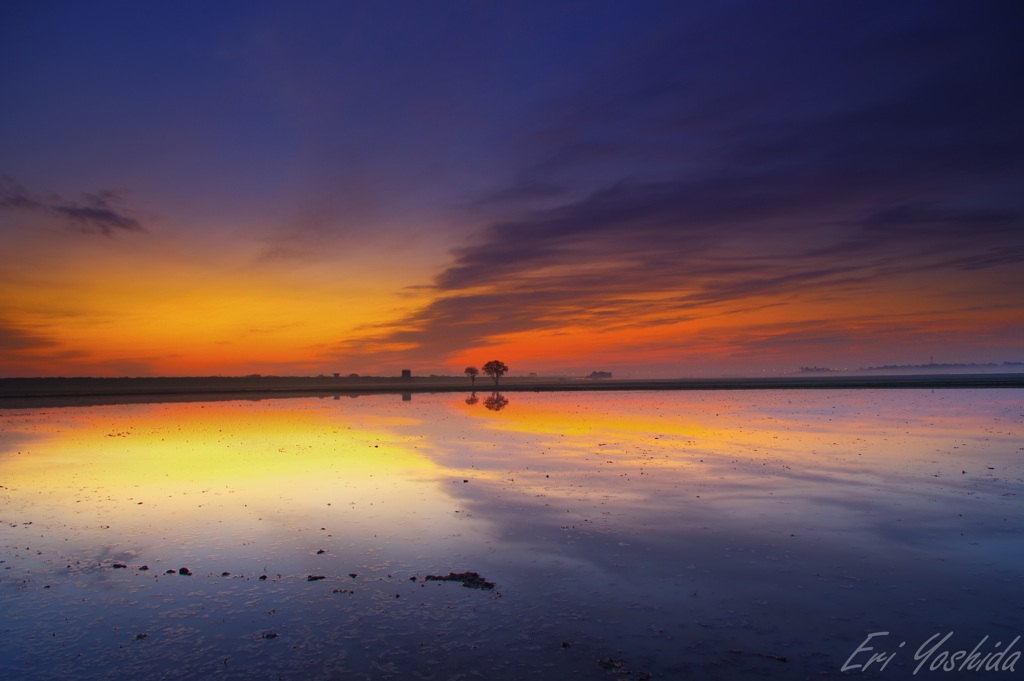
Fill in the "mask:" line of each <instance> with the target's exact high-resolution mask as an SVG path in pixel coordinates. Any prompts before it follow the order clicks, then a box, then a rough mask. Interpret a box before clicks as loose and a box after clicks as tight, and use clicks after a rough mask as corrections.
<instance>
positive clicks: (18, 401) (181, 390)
mask: <svg viewBox="0 0 1024 681" xmlns="http://www.w3.org/2000/svg"><path fill="white" fill-rule="evenodd" d="M856 388H863V389H880V388H886V389H890V388H917V389H940V388H942V389H945V388H1024V373H1008V374H935V375H925V374H917V375H818V374H815V375H808V376H782V377H764V378H762V377H750V378H743V377H728V378H677V379H644V380H612V379H607V380H589V379H581V378H516V377H505V378H502V379H501V381H500V382H499V384H498V385H495V384H494V382H493V381H491V380H484V379H477V381H476V383H475V384H470V382H469V381H468V380H467V379H465V378H462V377H446V376H431V377H413V378H407V379H403V378H392V377H359V378H349V377H338V378H335V377H330V376H308V377H304V376H244V377H220V376H216V377H180V378H170V377H166V378H5V379H0V408H4V407H6V408H17V407H40V406H74V405H83V404H116V403H129V402H148V401H153V402H164V401H181V400H190V399H195V398H196V397H202V398H203V399H239V398H243V399H244V398H250V399H259V398H260V397H261V396H274V397H287V396H316V395H350V396H357V395H360V394H376V393H438V392H471V391H479V392H490V391H494V390H499V391H502V392H516V391H532V392H550V391H565V390H573V391H583V390H587V391H589V390H604V391H607V390H615V391H624V390H839V389H856Z"/></svg>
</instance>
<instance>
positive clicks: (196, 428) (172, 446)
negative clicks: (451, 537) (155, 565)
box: [0, 400, 446, 525]
mask: <svg viewBox="0 0 1024 681" xmlns="http://www.w3.org/2000/svg"><path fill="white" fill-rule="evenodd" d="M336 405H337V403H336V402H332V401H318V400H306V401H301V402H297V401H288V400H272V401H268V402H207V403H179V404H173V403H172V404H138V405H129V406H118V407H112V406H102V407H85V408H65V409H60V410H49V411H35V410H32V411H25V412H17V411H12V412H7V413H5V414H4V415H3V422H2V423H3V426H2V433H3V436H2V438H0V453H2V458H0V476H2V479H3V480H4V484H5V485H6V486H7V487H8V488H9V489H11V490H16V491H19V492H21V493H25V492H31V491H36V492H38V493H40V494H43V495H45V505H46V507H47V509H48V511H49V512H51V513H53V514H55V515H57V516H74V515H76V514H78V513H80V512H82V509H83V507H87V508H89V509H90V511H91V510H92V509H99V510H101V511H102V510H104V509H107V510H109V511H110V513H111V514H114V515H116V514H117V513H120V514H121V515H120V516H118V518H117V521H118V522H119V523H120V524H122V525H123V524H125V523H128V524H140V523H146V522H153V521H154V520H155V515H154V514H159V515H160V517H162V518H164V519H167V522H170V518H171V517H172V516H177V517H181V516H183V515H186V516H196V515H204V514H205V515H206V517H207V518H209V517H210V514H211V513H214V514H215V517H216V518H217V520H218V521H220V522H223V521H225V520H227V519H229V518H232V517H236V518H238V517H248V516H250V515H256V516H259V515H260V514H264V515H265V514H268V513H271V512H273V513H274V514H277V515H280V514H286V515H287V514H295V513H298V512H299V510H300V509H311V508H318V509H328V508H331V507H333V508H351V507H354V506H360V505H370V504H373V505H375V506H376V509H375V511H374V514H375V517H383V518H385V519H386V518H387V517H388V516H401V515H403V514H407V512H408V510H409V509H408V507H409V506H410V505H418V506H421V507H422V506H423V505H424V504H426V505H437V504H442V503H446V502H445V500H444V499H443V498H442V497H440V496H439V495H437V494H436V493H433V491H432V488H431V487H430V486H424V485H422V484H419V482H418V481H419V480H422V479H425V478H433V477H436V475H437V466H436V465H435V464H434V463H433V462H431V461H430V460H429V459H427V458H425V457H423V456H421V455H420V454H418V453H417V452H416V451H414V450H413V449H412V448H411V446H410V444H409V442H408V441H406V439H404V438H401V437H395V436H394V435H393V431H392V429H393V428H394V427H395V426H396V425H399V424H402V425H409V424H410V423H411V422H414V421H411V420H410V419H409V418H407V417H395V416H388V415H387V414H381V415H372V414H361V415H360V416H359V418H357V419H352V418H349V417H347V415H346V412H345V410H343V409H341V408H340V407H338V406H336ZM22 498H24V497H22ZM128 510H130V511H131V513H130V514H129V515H125V513H126V511H128Z"/></svg>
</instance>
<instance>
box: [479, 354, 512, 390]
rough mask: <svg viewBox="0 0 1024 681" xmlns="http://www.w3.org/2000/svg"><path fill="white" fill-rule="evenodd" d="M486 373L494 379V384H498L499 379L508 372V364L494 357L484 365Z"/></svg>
mask: <svg viewBox="0 0 1024 681" xmlns="http://www.w3.org/2000/svg"><path fill="white" fill-rule="evenodd" d="M484 373H485V374H487V375H488V376H490V377H491V378H493V379H494V385H498V379H499V378H501V377H502V376H504V375H505V374H507V373H508V366H506V364H505V363H504V362H499V361H498V360H496V359H492V360H491V361H490V362H488V363H487V364H485V365H484Z"/></svg>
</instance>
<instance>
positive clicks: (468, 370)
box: [466, 367, 480, 386]
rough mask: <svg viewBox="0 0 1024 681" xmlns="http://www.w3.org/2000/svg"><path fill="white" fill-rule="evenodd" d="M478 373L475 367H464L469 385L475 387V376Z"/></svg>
mask: <svg viewBox="0 0 1024 681" xmlns="http://www.w3.org/2000/svg"><path fill="white" fill-rule="evenodd" d="M479 373H480V370H479V369H477V368H476V367H466V375H467V376H469V382H470V384H471V385H474V386H475V385H476V376H477V374H479Z"/></svg>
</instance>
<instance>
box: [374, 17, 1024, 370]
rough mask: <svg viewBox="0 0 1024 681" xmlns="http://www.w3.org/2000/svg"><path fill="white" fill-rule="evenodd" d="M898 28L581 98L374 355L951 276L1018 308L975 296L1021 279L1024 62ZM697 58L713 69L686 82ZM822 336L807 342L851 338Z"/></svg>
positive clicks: (775, 20) (545, 117) (868, 22)
mask: <svg viewBox="0 0 1024 681" xmlns="http://www.w3.org/2000/svg"><path fill="white" fill-rule="evenodd" d="M891 11H892V13H893V14H894V16H890V17H874V16H871V15H870V13H867V14H864V15H860V14H859V13H856V12H855V13H854V14H855V15H856V16H854V17H852V18H851V21H852V25H851V26H850V27H849V31H843V32H842V37H841V38H837V39H836V40H832V41H831V42H830V39H829V38H828V35H831V34H829V32H828V31H825V32H822V31H820V28H821V27H820V21H821V20H822V19H823V17H821V16H818V17H816V19H815V21H816V22H819V23H818V24H815V22H809V23H808V25H806V26H802V25H796V24H801V21H802V20H800V19H799V18H797V19H793V20H792V22H790V23H793V24H794V25H787V26H785V27H780V26H778V24H779V23H780V22H781V23H786V22H787V20H785V19H781V18H780V17H779V16H778V15H777V14H775V13H772V16H770V17H767V16H766V17H765V20H766V22H767V25H768V26H774V27H776V28H779V29H780V33H781V34H785V35H788V36H790V37H793V36H797V37H796V38H795V40H794V45H793V49H792V50H788V51H787V50H781V51H780V50H778V49H776V48H777V45H775V44H774V43H775V41H776V40H777V39H776V37H775V36H776V32H775V31H773V30H768V29H767V28H765V27H762V26H759V25H757V23H756V22H753V21H751V22H746V23H744V24H743V25H741V26H738V27H737V28H736V30H738V31H739V32H740V33H741V35H738V36H735V35H734V36H732V38H731V41H730V44H732V45H737V44H744V45H745V48H744V49H743V50H739V51H735V50H734V51H732V52H729V51H726V50H725V49H724V48H723V47H722V46H720V45H716V44H714V43H713V40H714V38H713V37H712V36H691V37H692V38H693V40H689V41H683V40H676V39H674V38H678V36H673V39H672V40H666V41H665V42H664V43H661V44H656V45H654V46H653V47H650V48H649V49H648V50H647V52H646V53H645V54H644V55H643V56H642V57H640V58H638V59H637V61H636V62H635V63H633V64H631V65H629V66H628V67H624V68H623V70H622V71H621V72H620V73H617V74H613V76H614V77H606V78H605V79H604V80H602V81H600V82H597V83H588V84H582V85H581V86H580V89H579V92H577V93H576V94H575V95H571V94H570V95H567V96H566V97H564V98H563V99H562V100H560V101H559V102H558V103H557V104H556V105H554V106H552V107H549V108H547V109H544V110H543V111H541V113H540V114H539V116H540V118H539V119H538V120H536V121H534V122H533V125H532V130H533V131H534V132H532V133H531V134H530V135H529V136H527V137H525V138H524V145H525V146H527V147H529V146H530V145H531V144H532V145H533V148H534V149H535V151H536V154H535V158H534V159H532V160H530V161H528V162H527V163H525V164H524V165H523V166H522V167H521V168H520V169H519V170H518V171H517V172H516V173H514V174H513V176H512V179H511V180H510V181H509V183H508V185H507V186H505V187H497V188H495V189H493V191H492V192H491V193H490V194H488V195H487V196H485V197H483V198H478V201H479V202H484V203H489V206H490V207H491V208H495V207H498V206H504V208H505V210H506V217H505V218H504V219H498V220H495V221H493V222H492V223H490V224H489V225H487V226H484V227H483V228H482V229H481V230H480V231H479V232H477V234H476V235H475V237H474V238H473V240H472V241H471V242H470V243H468V244H467V245H465V246H462V247H460V248H457V249H455V250H454V251H453V252H452V262H451V264H450V265H449V266H448V267H447V268H445V269H444V270H443V271H441V272H440V273H439V274H438V275H437V277H436V279H435V281H434V291H435V293H436V298H435V300H434V301H433V302H431V303H430V304H428V305H427V306H426V307H424V308H423V309H422V310H420V311H419V312H417V313H415V314H413V315H411V316H409V317H408V318H406V319H404V320H402V321H401V322H399V323H398V324H397V325H395V326H394V327H392V328H391V329H390V330H388V331H387V332H386V333H382V335H381V337H380V338H381V340H382V341H389V342H391V341H400V342H403V343H410V344H414V345H418V346H419V347H420V348H421V349H422V350H423V353H424V355H425V356H428V355H431V354H433V355H434V356H438V355H440V356H444V355H445V354H450V353H451V352H452V351H453V350H455V349H456V348H459V347H468V346H472V345H474V344H481V343H486V342H488V341H489V340H493V339H495V338H497V337H499V336H501V335H504V334H510V333H518V332H525V331H540V330H550V329H555V328H558V327H561V326H569V325H574V324H578V325H580V326H583V327H585V328H591V329H593V330H594V332H595V333H598V332H601V331H603V330H607V329H610V328H621V327H624V326H628V325H629V324H635V325H644V324H647V320H652V321H653V320H659V323H673V322H678V321H684V320H687V319H694V318H699V317H702V316H706V315H710V314H715V315H721V314H724V313H726V312H727V311H728V310H730V309H733V310H737V309H748V310H749V309H758V308H760V307H763V306H764V305H780V304H783V303H780V302H779V301H785V300H786V299H787V297H790V298H791V297H794V296H800V295H802V294H803V293H805V292H813V294H814V295H816V296H818V297H819V298H821V297H824V296H827V295H830V292H834V295H835V297H836V300H837V301H841V302H842V304H843V305H844V306H846V307H849V306H852V305H854V304H857V303H856V301H858V296H860V298H859V304H867V305H870V304H871V299H870V296H874V297H876V302H880V301H881V299H877V296H879V295H882V294H880V291H886V287H885V285H883V284H881V282H885V281H890V282H893V283H892V284H891V285H890V286H892V287H893V288H889V289H888V293H889V294H893V295H895V294H898V293H899V292H900V289H899V288H897V287H901V286H902V287H906V286H909V287H910V288H915V285H914V284H912V283H910V284H908V283H907V282H908V281H909V282H912V281H913V280H914V279H915V278H919V277H934V276H935V275H936V273H937V272H946V273H949V275H950V276H959V275H956V274H955V273H956V272H973V273H974V275H973V276H975V277H976V278H975V279H974V280H972V281H973V282H974V284H975V285H977V286H979V287H980V288H981V289H984V290H986V291H987V292H988V293H989V294H991V295H994V296H996V297H998V296H999V295H1003V296H1006V295H1015V294H1012V293H1009V292H1008V291H1006V289H1005V287H1002V293H1000V286H999V285H998V281H997V279H995V278H991V279H988V280H985V281H981V280H978V279H977V277H987V276H989V275H987V274H986V273H985V272H983V271H984V270H990V269H991V270H1000V271H1005V269H1000V268H1005V266H1006V265H1010V264H1015V263H1017V262H1020V261H1022V260H1024V200H1022V198H1021V196H1020V194H1019V192H1014V191H1006V190H1005V189H1004V190H999V188H1000V187H1003V188H1007V187H1013V186H1020V185H1021V183H1024V162H1022V159H1024V135H1021V133H1020V127H1019V123H1018V122H1017V121H1016V115H1015V114H1014V113H1013V112H1014V111H1019V105H1021V104H1024V93H1022V89H1021V87H1020V85H1019V78H1018V77H1017V76H1015V75H1014V69H1013V68H1012V67H1011V66H1010V65H1011V64H1017V65H1021V63H1022V54H1021V51H1020V49H1019V43H1018V42H1017V41H1016V40H1014V39H1011V35H1010V33H1009V32H1007V30H1005V28H1000V27H999V26H997V25H995V24H996V23H998V20H999V17H998V16H995V15H989V14H986V13H985V12H977V13H975V12H969V11H965V12H962V13H961V12H935V13H931V14H929V15H928V16H926V17H924V18H923V19H922V20H920V21H919V20H918V19H917V18H915V17H910V16H909V15H906V14H905V13H903V12H902V11H901V10H899V9H892V10H891ZM756 12H757V10H755V13H756ZM836 18H838V15H836ZM811 24H815V25H811ZM835 35H839V34H835ZM833 37H835V36H833ZM748 39H749V40H748ZM745 40H746V42H744V41H745ZM769 43H771V44H769ZM953 47H955V49H952V48H953ZM695 50H697V51H699V50H704V51H705V52H704V53H706V54H705V56H706V57H707V60H708V61H709V62H711V63H712V64H713V66H712V67H710V68H709V67H708V66H707V64H706V63H701V64H700V68H699V69H698V68H696V67H695V68H694V69H693V70H692V71H690V70H689V66H690V65H693V64H694V63H695V62H694V60H693V58H692V56H691V55H692V53H693V51H695ZM812 50H813V56H811V54H810V52H811V51H812ZM867 55H871V56H870V57H868V56H867ZM925 57H928V58H929V59H932V61H927V60H924V58H925ZM923 60H924V61H923ZM670 65H671V66H672V68H669V66H670ZM604 75H606V76H607V75H608V74H604ZM538 131H544V132H543V134H542V133H541V132H538ZM588 185H589V189H587V190H586V191H581V190H583V189H584V188H586V187H588ZM572 196H575V197H576V198H571V199H570V198H569V197H572ZM553 198H561V199H562V203H561V204H560V205H556V206H554V207H552V206H551V204H550V202H551V200H552V199H553ZM531 201H532V202H533V205H535V206H537V207H536V208H535V209H533V210H530V209H529V206H530V205H531ZM996 276H998V275H997V274H993V275H992V277H996ZM896 282H899V283H896ZM917 288H922V287H921V286H918V287H917ZM865 296H869V298H865ZM875 306H876V307H881V305H875ZM844 312H846V313H848V311H847V310H845V309H837V314H840V315H841V314H843V313H844ZM880 314H881V313H880ZM918 321H919V322H921V321H922V320H918ZM817 327H821V328H822V329H825V330H823V331H822V332H821V333H820V334H818V335H817V336H815V335H814V334H805V333H797V334H795V335H794V336H793V338H794V339H796V340H800V342H806V343H812V342H817V343H820V344H826V345H827V344H833V343H837V342H839V340H841V339H842V338H843V337H847V338H850V339H852V338H854V337H855V336H857V334H856V333H855V332H854V330H853V328H852V327H850V328H845V329H844V328H842V325H838V326H837V325H835V324H830V323H829V322H828V321H827V320H826V321H821V322H816V328H817ZM843 334H846V335H845V336H844V335H843ZM737 338H739V336H737ZM771 338H772V340H771V342H772V343H775V344H779V343H786V342H787V341H786V340H785V339H784V338H783V337H782V336H781V335H777V334H775V335H771ZM815 338H818V340H815ZM747 342H749V344H750V345H751V346H752V347H754V346H759V345H761V346H763V345H764V344H765V343H767V342H768V341H759V340H756V339H754V338H753V337H751V338H748V339H747ZM794 342H795V341H794Z"/></svg>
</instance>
